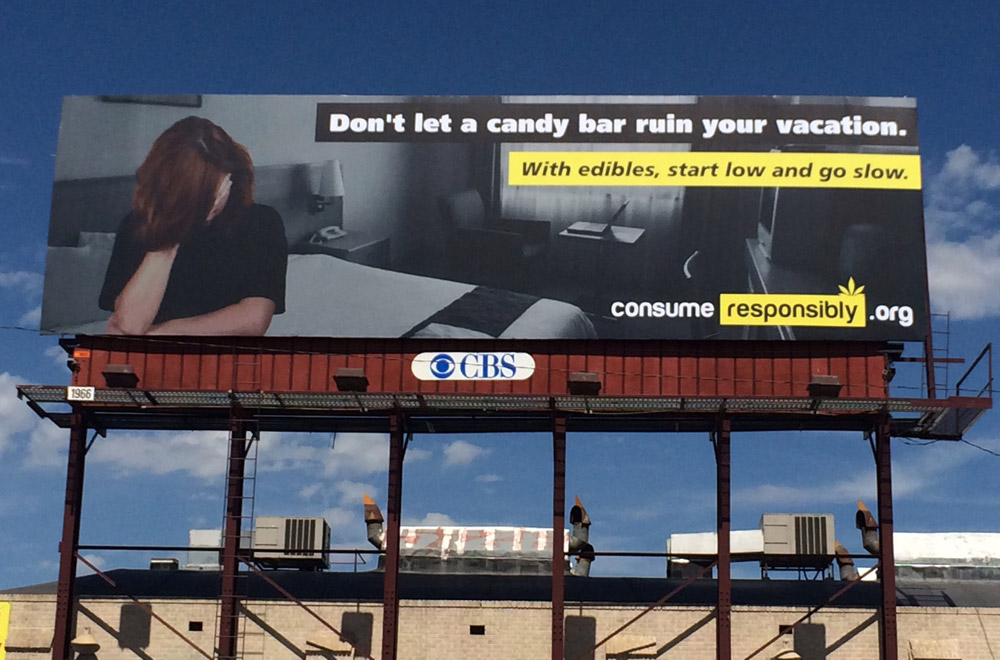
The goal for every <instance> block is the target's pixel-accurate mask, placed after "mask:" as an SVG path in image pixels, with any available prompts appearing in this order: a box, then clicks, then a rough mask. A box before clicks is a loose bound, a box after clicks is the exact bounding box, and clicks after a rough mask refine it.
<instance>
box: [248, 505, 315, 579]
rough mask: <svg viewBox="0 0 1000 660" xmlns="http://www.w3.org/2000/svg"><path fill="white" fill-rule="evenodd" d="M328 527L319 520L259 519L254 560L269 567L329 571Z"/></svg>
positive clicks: (296, 518) (270, 517)
mask: <svg viewBox="0 0 1000 660" xmlns="http://www.w3.org/2000/svg"><path fill="white" fill-rule="evenodd" d="M329 550H330V525H328V524H327V522H326V520H325V519H323V518H321V517H289V516H258V517H257V524H256V526H255V527H254V530H253V557H254V560H256V561H257V563H259V564H261V565H263V566H268V567H271V568H298V569H306V570H320V569H324V568H330V555H329V552H328V551H329Z"/></svg>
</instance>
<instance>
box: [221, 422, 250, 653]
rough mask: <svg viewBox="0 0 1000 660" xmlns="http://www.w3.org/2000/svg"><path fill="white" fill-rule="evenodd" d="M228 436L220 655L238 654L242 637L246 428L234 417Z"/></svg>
mask: <svg viewBox="0 0 1000 660" xmlns="http://www.w3.org/2000/svg"><path fill="white" fill-rule="evenodd" d="M231 424H232V425H231V428H230V438H229V459H228V462H229V465H228V466H227V474H226V514H225V519H224V520H223V535H222V575H221V578H220V579H221V581H222V583H221V585H220V587H219V640H218V643H219V647H218V648H219V658H220V660H227V659H232V658H236V657H237V652H238V650H239V649H238V648H237V646H238V645H237V642H238V637H239V618H240V614H239V594H237V592H236V579H237V575H236V572H237V570H238V569H239V557H238V556H237V555H238V553H239V543H240V534H241V526H242V525H241V523H242V519H243V479H244V476H245V467H246V456H247V450H246V428H245V426H244V425H243V423H242V422H240V421H238V420H233V421H232V423H231Z"/></svg>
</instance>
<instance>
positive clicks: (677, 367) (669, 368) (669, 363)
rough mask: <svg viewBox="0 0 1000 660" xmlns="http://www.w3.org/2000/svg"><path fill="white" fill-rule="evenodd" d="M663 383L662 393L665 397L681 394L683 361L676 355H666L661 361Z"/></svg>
mask: <svg viewBox="0 0 1000 660" xmlns="http://www.w3.org/2000/svg"><path fill="white" fill-rule="evenodd" d="M661 363H662V369H663V382H662V385H661V387H660V393H661V394H663V395H665V396H677V395H678V394H680V393H681V380H680V375H681V360H680V358H679V357H677V356H676V355H665V356H663V358H662V359H661Z"/></svg>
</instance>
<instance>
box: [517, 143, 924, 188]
mask: <svg viewBox="0 0 1000 660" xmlns="http://www.w3.org/2000/svg"><path fill="white" fill-rule="evenodd" d="M507 165H508V167H507V172H508V176H507V181H508V183H509V184H510V185H514V186H715V187H760V186H768V187H770V186H775V187H785V188H787V187H794V188H869V189H875V188H877V189H893V190H919V189H920V156H918V155H916V154H858V153H793V152H770V151H765V152H746V151H733V152H731V151H670V152H650V151H511V152H510V153H509V158H508V163H507Z"/></svg>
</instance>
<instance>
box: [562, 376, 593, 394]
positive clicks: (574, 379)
mask: <svg viewBox="0 0 1000 660" xmlns="http://www.w3.org/2000/svg"><path fill="white" fill-rule="evenodd" d="M566 389H567V390H569V393H570V394H576V395H580V396H596V395H597V394H599V393H600V391H601V379H600V378H599V377H598V375H597V374H596V373H594V372H593V371H571V372H570V374H569V376H568V377H567V378H566Z"/></svg>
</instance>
